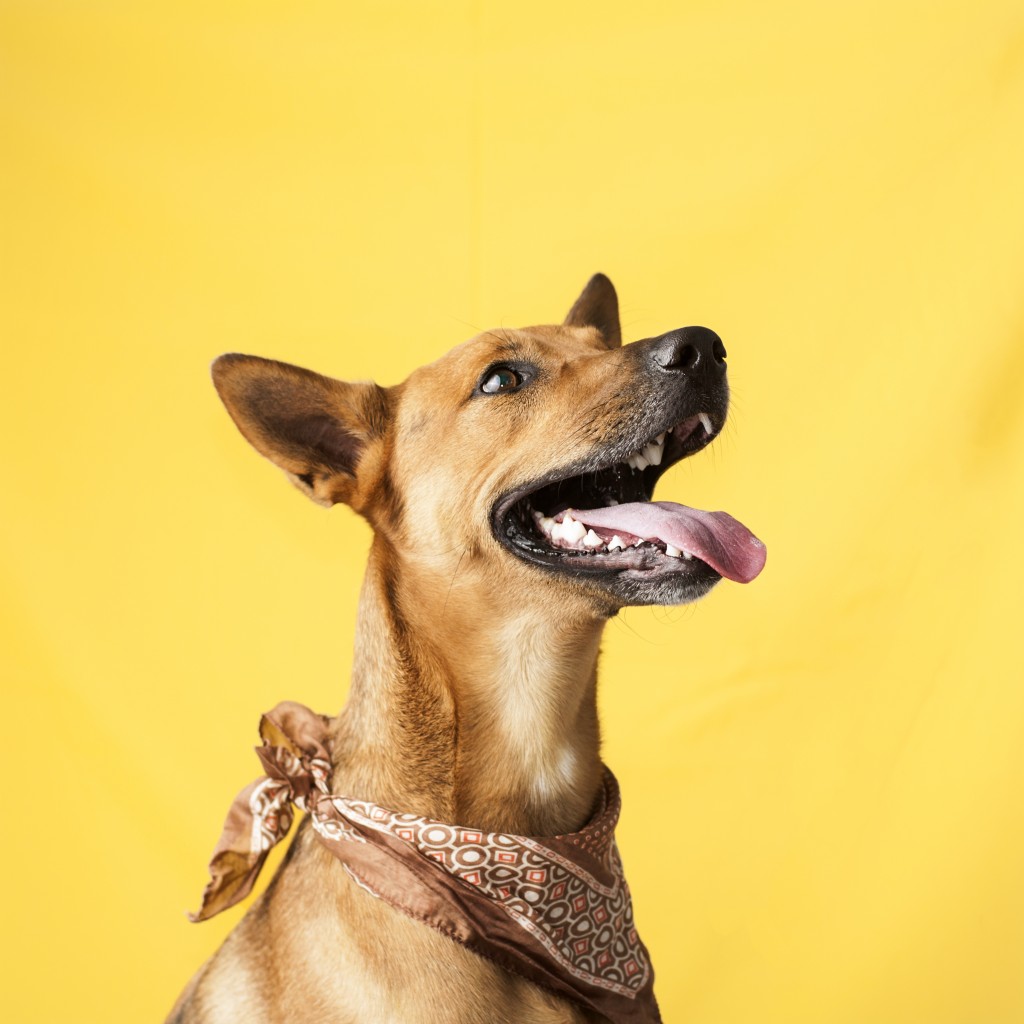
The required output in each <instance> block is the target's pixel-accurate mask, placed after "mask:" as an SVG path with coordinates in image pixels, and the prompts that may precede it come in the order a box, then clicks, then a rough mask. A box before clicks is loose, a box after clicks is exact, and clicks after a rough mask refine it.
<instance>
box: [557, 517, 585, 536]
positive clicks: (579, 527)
mask: <svg viewBox="0 0 1024 1024" xmlns="http://www.w3.org/2000/svg"><path fill="white" fill-rule="evenodd" d="M561 527H562V530H561V536H562V540H564V541H567V542H568V543H569V544H576V543H578V542H579V541H581V540H583V538H584V537H585V536H586V535H587V528H586V527H585V526H584V525H583V524H582V523H581V522H579V521H577V520H576V519H573V517H572V516H571V515H569V513H568V512H566V514H565V518H564V519H563V520H562V522H561Z"/></svg>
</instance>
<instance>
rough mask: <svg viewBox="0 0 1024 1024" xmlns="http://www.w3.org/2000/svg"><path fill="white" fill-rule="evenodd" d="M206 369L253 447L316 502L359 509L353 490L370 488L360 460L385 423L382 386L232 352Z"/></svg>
mask: <svg viewBox="0 0 1024 1024" xmlns="http://www.w3.org/2000/svg"><path fill="white" fill-rule="evenodd" d="M212 372H213V383H214V385H215V386H216V388H217V393H218V394H219V395H220V397H221V400H222V401H223V402H224V405H225V406H227V410H228V412H229V413H230V414H231V418H232V419H233V420H234V421H235V425H236V426H237V427H238V429H239V430H240V431H241V432H242V435H243V436H244V437H245V439H246V440H247V441H248V442H249V443H250V444H251V445H252V446H253V448H255V449H256V450H257V451H258V452H259V453H260V454H261V455H264V456H266V458H268V459H270V461H271V462H273V463H274V464H275V465H277V466H278V467H279V468H280V469H283V470H284V472H285V474H286V475H287V476H288V478H289V479H290V480H291V481H292V483H293V484H295V486H296V487H298V489H299V490H300V491H302V492H303V493H304V494H305V495H306V496H307V497H309V498H312V500H313V501H315V502H316V503H317V504H318V505H334V504H336V503H337V502H340V501H343V502H346V503H347V504H350V505H352V506H353V507H356V508H357V511H359V510H360V509H359V508H358V506H359V504H360V501H361V499H360V497H359V495H360V493H361V492H362V491H365V490H367V488H370V487H372V479H371V477H372V473H367V472H364V470H365V468H366V467H365V465H364V463H365V462H366V461H367V455H368V454H369V452H370V451H371V450H372V449H375V448H377V447H379V442H380V441H381V439H382V438H383V436H384V433H385V431H386V429H387V419H388V398H387V392H385V391H384V389H383V388H380V387H378V386H377V385H376V384H374V383H372V382H370V381H366V382H360V383H355V384H349V383H347V382H345V381H340V380H334V379H333V378H331V377H324V376H322V375H321V374H319V373H313V372H312V371H311V370H305V369H303V368H302V367H301V366H292V365H291V364H290V363H279V362H277V361H276V360H274V359H261V358H259V357H258V356H243V355H238V354H234V353H232V354H230V355H225V356H221V357H220V358H219V359H216V360H214V363H213V367H212ZM370 461H372V460H370ZM361 484H362V486H360V485H361Z"/></svg>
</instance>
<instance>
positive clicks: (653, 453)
mask: <svg viewBox="0 0 1024 1024" xmlns="http://www.w3.org/2000/svg"><path fill="white" fill-rule="evenodd" d="M721 427H722V420H717V421H716V419H714V418H713V414H711V413H708V412H698V413H696V414H694V415H692V416H689V417H687V418H686V419H685V420H683V421H682V422H681V423H678V424H676V425H675V426H673V427H669V428H667V429H665V430H662V431H660V432H659V433H657V434H656V435H655V436H653V437H651V438H650V439H649V440H647V441H646V442H644V443H643V444H641V445H639V446H638V447H637V448H635V449H633V450H628V449H627V450H626V451H625V452H624V453H623V454H619V453H618V452H616V451H615V449H616V448H618V447H620V446H612V448H611V449H609V457H608V459H607V461H604V462H594V463H593V465H590V464H585V465H577V466H574V467H570V468H569V469H568V470H563V471H561V472H560V473H559V474H556V475H555V476H554V477H552V478H544V479H542V480H540V481H536V482H535V483H533V484H531V485H530V486H528V487H527V488H524V489H521V490H519V491H517V492H514V493H513V494H511V495H508V496H506V497H505V498H504V499H503V500H502V501H500V502H499V503H498V505H497V506H496V508H495V513H494V524H495V528H496V529H495V532H496V534H497V536H498V538H499V540H500V541H502V542H503V543H504V544H505V545H506V546H507V547H508V548H509V549H510V550H511V551H512V552H513V553H514V554H516V555H517V556H519V557H520V558H523V559H525V560H527V561H530V562H533V563H535V564H541V565H543V566H546V567H549V568H552V569H556V570H562V571H571V572H573V573H576V574H587V575H591V574H604V573H612V574H626V575H627V576H629V577H631V578H634V579H637V578H643V577H650V576H658V577H661V576H664V575H666V574H672V575H673V576H676V575H682V576H690V577H693V579H694V580H695V581H696V580H704V581H710V582H714V581H716V580H717V579H719V578H720V577H722V576H724V577H727V578H728V579H732V580H736V581H738V582H741V583H748V582H749V581H750V580H752V579H753V578H754V577H755V576H757V574H758V573H759V572H760V571H761V569H762V568H763V567H764V562H765V555H766V552H765V547H764V545H763V544H762V543H761V541H759V540H758V539H757V538H756V537H755V536H754V535H753V534H752V533H751V532H750V531H749V530H748V529H747V528H746V527H745V526H743V525H742V524H741V523H739V522H737V520H735V519H733V517H732V516H730V515H728V514H727V513H725V512H705V511H702V510H699V509H693V508H690V507H689V506H686V505H679V504H677V503H675V502H655V501H652V496H653V493H654V486H655V484H656V483H657V481H658V479H659V477H660V476H661V475H662V473H664V472H665V470H666V469H668V468H669V466H672V465H674V464H675V463H676V462H679V461H680V460H681V459H684V458H687V457H689V456H691V455H693V454H695V453H696V452H699V451H700V450H702V449H703V448H706V447H707V445H709V444H710V443H711V442H712V441H713V440H714V439H715V437H717V435H718V433H719V431H720V430H721ZM591 461H592V462H593V460H591Z"/></svg>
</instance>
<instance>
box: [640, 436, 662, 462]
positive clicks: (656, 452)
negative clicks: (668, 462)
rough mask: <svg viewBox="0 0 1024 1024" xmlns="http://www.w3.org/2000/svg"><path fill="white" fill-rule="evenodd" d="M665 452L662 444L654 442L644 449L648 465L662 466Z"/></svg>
mask: <svg viewBox="0 0 1024 1024" xmlns="http://www.w3.org/2000/svg"><path fill="white" fill-rule="evenodd" d="M663 454H664V451H663V449H662V447H661V445H660V444H655V443H654V442H653V441H652V442H651V443H650V444H649V445H648V446H647V447H646V448H645V449H644V458H645V459H647V461H648V463H649V464H650V465H652V466H660V465H661V457H662V455H663Z"/></svg>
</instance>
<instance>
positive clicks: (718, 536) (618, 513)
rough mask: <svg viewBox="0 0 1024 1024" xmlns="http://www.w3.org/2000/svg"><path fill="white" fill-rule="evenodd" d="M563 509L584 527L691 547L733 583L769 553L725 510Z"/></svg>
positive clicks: (651, 505) (670, 506) (655, 506)
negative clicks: (630, 534)
mask: <svg viewBox="0 0 1024 1024" xmlns="http://www.w3.org/2000/svg"><path fill="white" fill-rule="evenodd" d="M567 513H571V514H572V517H573V519H578V520H579V521H580V522H581V523H583V524H584V525H586V526H596V527H597V528H598V529H602V530H616V531H620V532H622V533H632V534H634V535H635V536H637V537H642V538H643V539H644V540H661V541H663V542H664V543H665V544H671V545H672V546H673V547H675V548H680V549H685V550H686V551H692V552H693V554H694V555H696V556H697V557H698V558H699V559H700V560H701V561H702V562H707V564H708V565H710V566H711V568H712V569H714V570H715V572H717V573H718V574H719V575H720V576H725V577H726V578H727V579H730V580H735V581H736V582H737V583H749V582H750V581H751V580H752V579H753V578H754V577H755V576H756V575H757V574H758V573H759V572H760V571H761V570H762V569H763V568H764V563H765V559H766V558H767V557H768V552H767V550H766V548H765V546H764V544H762V543H761V541H759V540H758V539H757V538H756V537H755V536H754V535H753V534H752V533H751V532H750V531H749V530H748V529H747V528H746V527H745V526H744V525H743V524H742V523H740V522H737V521H736V520H735V519H733V517H732V516H731V515H729V514H728V513H727V512H702V511H701V510H700V509H697V508H689V507H688V506H686V505H677V504H676V503H675V502H674V501H642V502H631V503H630V504H628V505H612V506H611V507H610V508H595V509H590V510H589V511H588V510H585V509H580V510H577V509H568V510H567ZM558 518H559V519H561V518H562V517H561V516H559V517H558Z"/></svg>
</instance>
